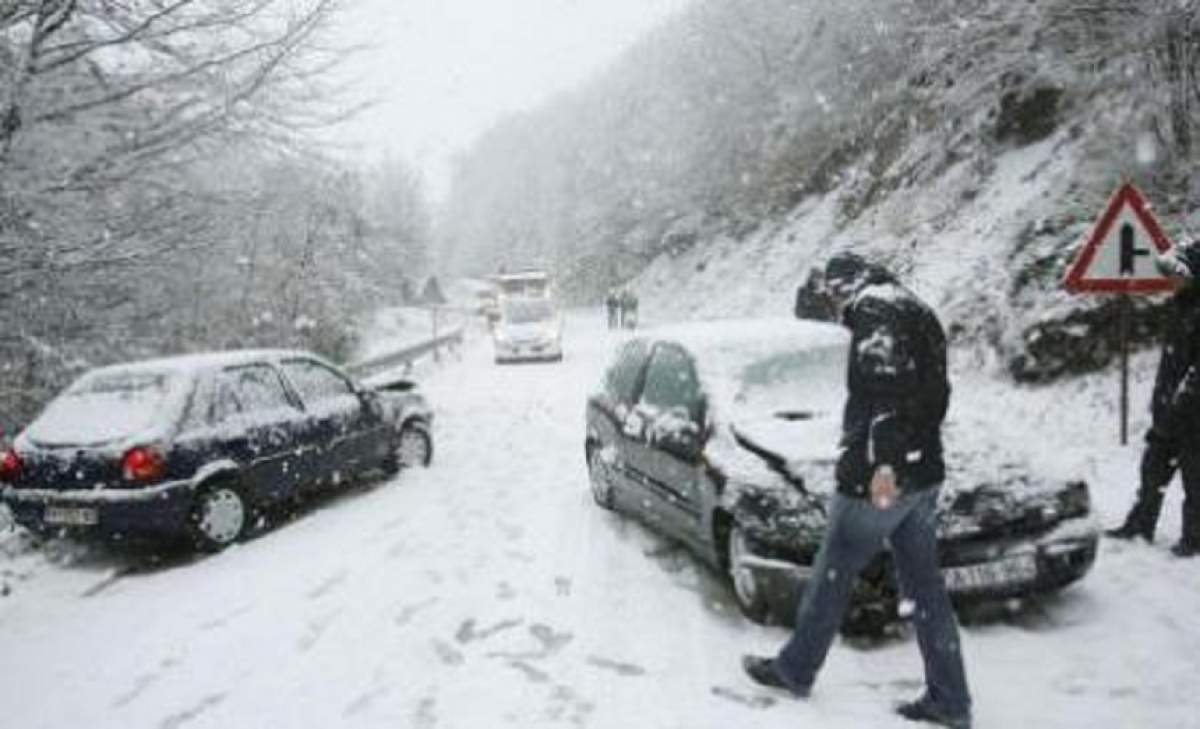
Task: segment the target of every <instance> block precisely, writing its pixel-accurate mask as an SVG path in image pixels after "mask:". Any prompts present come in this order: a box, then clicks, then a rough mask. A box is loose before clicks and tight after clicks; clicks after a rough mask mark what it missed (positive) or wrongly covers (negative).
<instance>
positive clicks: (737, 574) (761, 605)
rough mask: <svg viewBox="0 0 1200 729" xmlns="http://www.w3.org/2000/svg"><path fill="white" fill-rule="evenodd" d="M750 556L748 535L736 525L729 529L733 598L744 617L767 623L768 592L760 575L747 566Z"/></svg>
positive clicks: (729, 573)
mask: <svg viewBox="0 0 1200 729" xmlns="http://www.w3.org/2000/svg"><path fill="white" fill-rule="evenodd" d="M748 556H750V548H749V546H748V545H747V543H746V534H745V532H743V531H742V527H741V526H739V525H737V524H734V525H733V526H732V527H730V529H729V539H728V541H727V543H726V557H727V558H728V575H729V584H730V587H732V588H733V598H734V600H736V601H737V605H738V609H739V610H741V611H742V614H743V615H745V616H746V617H747V618H749V619H751V620H753V621H754V622H756V623H766V622H767V617H768V616H769V615H770V612H771V608H770V604H769V603H768V602H767V591H766V589H765V588H764V587H763V585H762V583H761V582H760V581H759V579H758V575H757V574H755V572H754V570H753V569H752V568H751V567H750V566H748V565H747V564H746V557H748Z"/></svg>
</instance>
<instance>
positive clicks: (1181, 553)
mask: <svg viewBox="0 0 1200 729" xmlns="http://www.w3.org/2000/svg"><path fill="white" fill-rule="evenodd" d="M1171 554H1173V555H1175V556H1176V557H1181V558H1187V557H1195V556H1196V555H1198V554H1200V544H1197V543H1196V542H1194V541H1190V540H1187V539H1180V540H1179V541H1178V542H1176V543H1175V544H1174V546H1172V547H1171Z"/></svg>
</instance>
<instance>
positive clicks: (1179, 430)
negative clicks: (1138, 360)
mask: <svg viewBox="0 0 1200 729" xmlns="http://www.w3.org/2000/svg"><path fill="white" fill-rule="evenodd" d="M1158 265H1159V268H1160V270H1162V272H1163V274H1164V275H1166V276H1169V277H1171V278H1172V279H1174V280H1175V281H1177V282H1178V283H1179V286H1180V288H1179V290H1178V291H1177V292H1176V293H1175V295H1174V296H1173V297H1172V299H1171V304H1170V307H1171V310H1170V317H1169V319H1168V321H1167V329H1166V332H1165V334H1164V337H1163V349H1162V355H1161V357H1160V359H1159V362H1158V375H1157V376H1156V377H1155V379H1154V394H1153V395H1152V397H1151V400H1150V430H1149V432H1147V433H1146V446H1145V449H1144V450H1143V451H1142V465H1141V485H1140V486H1139V488H1138V492H1137V498H1136V499H1135V500H1134V502H1133V507H1132V508H1131V509H1130V510H1129V514H1128V515H1127V516H1126V517H1125V523H1124V524H1122V525H1121V526H1119V527H1117V528H1116V529H1110V530H1109V531H1108V532H1107V534H1108V535H1109V536H1110V537H1115V538H1117V539H1132V538H1134V537H1141V538H1143V539H1145V540H1146V541H1147V542H1150V541H1153V540H1154V529H1155V527H1156V526H1157V525H1158V516H1159V514H1160V513H1161V512H1162V506H1163V493H1164V492H1165V491H1166V488H1167V485H1168V484H1169V483H1170V482H1171V479H1172V478H1174V476H1175V473H1176V471H1178V472H1179V474H1180V476H1181V478H1182V481H1183V530H1182V531H1183V533H1182V534H1181V536H1180V539H1179V541H1178V542H1177V543H1176V544H1175V545H1174V546H1173V547H1171V552H1172V553H1174V554H1175V555H1176V556H1177V557H1192V556H1195V555H1196V554H1200V287H1198V286H1197V285H1196V283H1195V281H1196V277H1197V276H1198V275H1200V243H1198V242H1196V241H1191V242H1189V243H1187V244H1183V245H1180V246H1178V247H1176V248H1174V249H1172V250H1171V251H1169V252H1168V253H1166V254H1164V255H1162V256H1160V257H1159V258H1158Z"/></svg>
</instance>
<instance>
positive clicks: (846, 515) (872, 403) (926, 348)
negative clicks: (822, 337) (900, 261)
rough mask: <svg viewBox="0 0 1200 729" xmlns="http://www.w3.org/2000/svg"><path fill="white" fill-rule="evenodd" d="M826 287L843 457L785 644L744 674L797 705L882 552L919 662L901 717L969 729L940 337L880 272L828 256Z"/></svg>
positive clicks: (852, 259)
mask: <svg viewBox="0 0 1200 729" xmlns="http://www.w3.org/2000/svg"><path fill="white" fill-rule="evenodd" d="M824 286H825V292H826V296H827V297H828V298H829V302H830V305H831V308H832V311H834V312H836V314H837V316H838V318H839V319H840V320H841V321H842V323H843V324H845V325H846V326H847V327H848V328H849V329H850V332H851V342H850V356H849V362H848V372H847V383H848V393H847V400H846V406H845V410H844V415H843V419H842V438H841V456H840V458H839V460H838V464H837V493H835V494H834V497H833V502H832V507H831V509H830V513H829V524H828V527H827V528H826V531H825V537H824V539H823V541H822V544H821V548H820V551H819V552H818V554H817V558H816V561H815V563H814V566H813V570H812V579H810V580H809V581H808V583H807V585H806V587H805V591H804V598H803V600H802V601H801V605H800V609H799V611H798V612H797V614H796V626H795V630H794V632H793V633H792V637H791V640H789V641H788V643H787V644H786V645H785V646H784V647H783V649H782V650H781V651H780V652H779V654H778V655H776V656H774V657H770V658H768V657H762V656H745V657H744V658H743V659H742V665H743V667H744V669H745V671H746V673H747V674H749V676H750V678H751V679H753V680H754V681H755V682H757V683H759V684H762V685H764V686H770V687H774V688H780V689H784V690H786V691H789V692H790V693H791V694H792V695H794V696H797V697H801V698H805V697H807V696H808V695H809V693H810V692H811V691H812V688H813V684H814V683H815V682H816V680H817V673H818V672H819V671H820V669H821V666H822V664H824V662H825V656H826V654H827V653H828V652H829V647H830V645H831V644H832V643H833V638H834V635H835V634H836V633H837V629H838V626H840V625H841V623H842V618H843V616H844V615H845V612H846V608H847V607H848V606H849V603H850V597H851V593H852V591H853V588H854V583H855V581H856V580H857V579H858V574H859V572H860V571H862V569H863V568H864V567H865V566H866V565H867V563H868V562H870V561H871V559H872V558H873V557H874V556H875V555H876V554H877V553H878V552H879V551H880V550H881V549H883V546H884V542H885V541H886V542H887V543H889V544H890V545H891V549H892V554H893V556H894V558H895V565H896V570H897V573H898V577H899V582H900V590H901V592H902V593H903V594H904V595H905V596H906V597H907V598H909V599H910V600H912V601H913V602H915V603H916V606H915V609H914V611H913V622H914V623H915V624H916V629H917V644H918V646H919V647H920V650H921V657H922V658H923V659H924V665H925V693H924V694H923V695H922V696H921V697H920V698H918V699H916V700H915V701H912V702H909V703H905V704H901V705H900V706H899V707H897V709H896V711H897V713H899V714H900V715H901V716H903V717H904V718H906V719H910V720H913V721H927V722H932V723H934V724H940V725H942V726H947V727H953V728H954V729H966V728H967V727H970V725H971V697H970V694H969V692H968V690H967V678H966V672H965V670H964V668H963V659H962V652H961V644H960V643H959V634H958V624H957V623H956V622H955V617H954V611H953V609H952V608H951V606H950V598H949V596H948V595H947V594H946V586H945V583H944V582H943V580H942V573H941V570H940V568H939V564H938V549H937V535H936V524H937V520H936V507H937V500H938V491H939V487H940V486H941V484H942V481H943V480H945V475H946V466H945V463H944V462H943V460H942V437H941V426H942V420H943V419H944V418H945V416H946V409H947V407H948V406H949V402H950V383H949V381H948V380H947V376H946V337H945V333H944V332H943V330H942V326H941V324H940V323H939V322H938V320H937V317H936V316H935V315H934V313H933V311H931V310H930V309H929V307H928V306H926V305H925V304H924V303H923V302H921V301H920V300H919V299H917V297H916V296H914V295H913V294H912V293H911V292H910V291H908V290H907V289H905V288H904V287H902V286H901V285H900V284H899V283H898V282H897V281H896V279H895V278H894V277H893V276H892V275H891V273H889V272H888V271H886V270H884V269H883V268H882V267H879V266H876V265H873V264H870V263H868V262H867V261H866V260H865V259H863V258H862V257H861V256H858V255H856V254H853V253H839V254H837V255H835V256H833V257H832V258H831V259H830V260H829V263H828V264H827V265H826V267H825V277H824Z"/></svg>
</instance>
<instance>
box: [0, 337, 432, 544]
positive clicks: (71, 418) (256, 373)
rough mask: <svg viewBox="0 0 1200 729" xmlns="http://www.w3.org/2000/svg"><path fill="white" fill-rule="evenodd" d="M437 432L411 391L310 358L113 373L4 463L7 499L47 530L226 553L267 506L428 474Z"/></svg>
mask: <svg viewBox="0 0 1200 729" xmlns="http://www.w3.org/2000/svg"><path fill="white" fill-rule="evenodd" d="M431 423H432V414H431V412H430V410H429V407H428V405H427V404H426V402H425V400H424V398H423V397H422V396H421V394H420V393H419V392H417V391H416V389H415V387H414V386H413V385H412V384H411V383H406V382H401V383H396V384H393V385H391V386H389V387H385V388H367V387H364V386H362V385H359V384H357V383H356V382H355V381H354V380H352V379H351V378H349V377H347V376H346V375H345V374H344V373H343V372H342V371H341V370H339V369H338V368H337V367H335V366H334V365H332V364H330V363H328V362H326V361H324V360H322V359H321V358H320V357H318V356H316V355H313V354H311V353H308V352H299V351H286V350H260V351H236V352H220V353H212V354H203V355H193V356H183V357H172V358H165V359H157V360H150V361H145V362H138V363H132V364H124V365H116V366H112V367H104V368H101V369H96V370H92V371H90V372H88V373H86V374H84V375H83V376H82V377H80V378H79V379H78V380H77V381H76V382H74V383H73V384H72V385H71V386H70V387H68V388H67V389H66V390H65V391H64V392H63V393H61V394H60V395H59V396H58V397H57V398H55V399H54V400H53V401H52V402H51V403H50V404H49V405H48V406H47V407H46V409H45V410H44V411H43V412H42V413H41V414H40V415H39V416H38V418H37V419H36V420H35V421H34V422H33V423H31V424H30V425H29V426H28V427H27V428H26V429H25V430H24V431H22V432H21V433H20V434H19V435H18V436H17V438H16V439H15V440H14V441H13V444H12V446H11V447H10V448H8V449H7V450H6V451H5V452H4V454H3V456H2V457H0V484H2V485H3V487H2V490H0V499H2V500H3V501H4V502H5V503H6V504H7V505H8V507H9V509H10V510H11V511H12V514H13V517H14V518H15V519H16V521H17V522H18V523H20V524H22V525H23V526H25V527H27V528H30V529H32V530H35V531H39V532H52V531H58V530H62V529H66V530H70V531H85V532H93V533H100V534H104V535H117V534H121V535H160V536H162V535H185V536H187V537H189V538H191V539H192V540H193V542H194V543H195V544H196V546H197V547H199V548H201V549H206V550H217V549H221V548H223V547H225V546H227V545H229V544H231V543H233V542H234V541H236V540H237V539H238V538H240V537H241V536H242V535H243V534H244V533H245V532H246V529H247V527H248V526H249V524H250V523H251V515H252V514H253V512H254V511H255V510H256V509H257V508H259V507H261V506H265V505H268V504H270V503H272V502H277V501H280V500H283V499H287V498H291V497H294V496H297V495H301V494H303V493H304V492H306V491H311V490H314V489H318V488H321V487H322V486H326V485H336V484H339V483H342V482H345V481H349V480H351V479H353V478H355V477H356V476H357V475H359V474H360V473H362V472H365V471H368V470H372V469H380V470H382V471H384V472H385V473H394V472H396V471H398V470H399V469H400V468H401V467H402V466H404V465H428V464H429V462H430V459H431V457H432V454H433V441H432V436H431Z"/></svg>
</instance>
